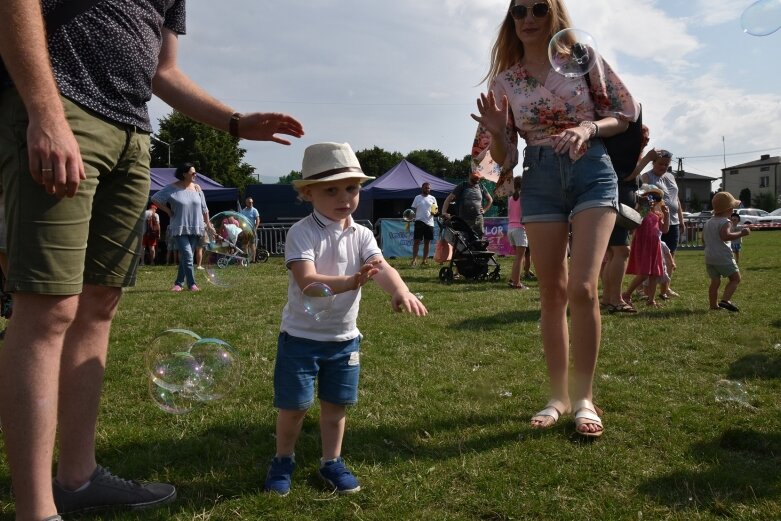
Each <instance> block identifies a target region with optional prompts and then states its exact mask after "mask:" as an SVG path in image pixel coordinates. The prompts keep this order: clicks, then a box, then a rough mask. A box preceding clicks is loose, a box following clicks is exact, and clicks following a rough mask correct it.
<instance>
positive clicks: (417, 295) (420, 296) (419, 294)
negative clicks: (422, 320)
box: [415, 293, 423, 300]
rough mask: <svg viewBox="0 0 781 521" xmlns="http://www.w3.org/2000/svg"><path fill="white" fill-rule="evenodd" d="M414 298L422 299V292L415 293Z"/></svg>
mask: <svg viewBox="0 0 781 521" xmlns="http://www.w3.org/2000/svg"><path fill="white" fill-rule="evenodd" d="M415 298H416V299H418V300H423V293H415Z"/></svg>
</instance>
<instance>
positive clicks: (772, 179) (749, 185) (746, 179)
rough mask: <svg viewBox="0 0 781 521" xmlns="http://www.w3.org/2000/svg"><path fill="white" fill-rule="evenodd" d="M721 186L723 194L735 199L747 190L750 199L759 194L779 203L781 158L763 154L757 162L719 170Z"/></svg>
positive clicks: (780, 201)
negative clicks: (766, 195) (771, 197)
mask: <svg viewBox="0 0 781 521" xmlns="http://www.w3.org/2000/svg"><path fill="white" fill-rule="evenodd" d="M721 186H722V189H723V190H724V191H725V192H729V193H731V194H732V195H733V196H734V197H735V198H738V197H739V196H740V192H741V191H743V190H745V189H748V190H750V191H751V199H752V201H753V199H754V198H755V197H757V196H758V195H760V194H764V193H769V194H772V196H773V199H774V200H775V201H777V202H779V203H781V199H779V196H781V156H773V157H771V156H770V154H763V155H762V156H760V158H759V160H758V161H751V162H749V163H743V164H741V165H735V166H728V167H727V168H723V169H722V170H721Z"/></svg>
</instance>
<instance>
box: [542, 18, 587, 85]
mask: <svg viewBox="0 0 781 521" xmlns="http://www.w3.org/2000/svg"><path fill="white" fill-rule="evenodd" d="M548 59H549V60H550V64H551V67H553V70H554V71H556V72H558V73H559V74H561V75H563V76H566V77H567V78H578V77H580V76H585V75H586V74H588V72H589V71H590V70H591V69H593V68H594V65H595V64H596V63H597V44H596V42H595V41H594V38H593V37H592V36H591V35H590V34H589V33H587V32H586V31H581V30H580V29H574V28H569V29H563V30H561V31H559V32H557V33H556V34H554V35H553V38H551V41H550V43H549V44H548Z"/></svg>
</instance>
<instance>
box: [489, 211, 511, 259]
mask: <svg viewBox="0 0 781 521" xmlns="http://www.w3.org/2000/svg"><path fill="white" fill-rule="evenodd" d="M483 239H485V240H487V241H488V251H492V252H494V253H496V254H497V255H506V256H512V255H514V254H515V251H514V248H513V247H512V246H510V241H509V240H508V239H507V217H486V218H484V220H483Z"/></svg>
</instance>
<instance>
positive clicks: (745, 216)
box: [735, 208, 768, 224]
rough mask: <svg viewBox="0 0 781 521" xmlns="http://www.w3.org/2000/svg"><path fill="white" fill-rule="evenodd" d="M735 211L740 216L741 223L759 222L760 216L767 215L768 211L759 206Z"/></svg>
mask: <svg viewBox="0 0 781 521" xmlns="http://www.w3.org/2000/svg"><path fill="white" fill-rule="evenodd" d="M735 212H736V213H737V214H738V215H739V216H740V224H757V222H758V221H759V218H760V217H766V216H767V215H768V213H767V212H766V211H765V210H760V209H759V208H738V209H737V210H735Z"/></svg>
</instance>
